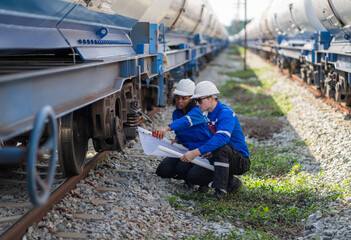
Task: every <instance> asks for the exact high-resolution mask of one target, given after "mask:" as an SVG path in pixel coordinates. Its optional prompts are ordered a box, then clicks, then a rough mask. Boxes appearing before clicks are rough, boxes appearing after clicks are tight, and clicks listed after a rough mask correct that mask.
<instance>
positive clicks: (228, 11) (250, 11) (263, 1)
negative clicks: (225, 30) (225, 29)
mask: <svg viewBox="0 0 351 240" xmlns="http://www.w3.org/2000/svg"><path fill="white" fill-rule="evenodd" d="M208 1H209V2H210V4H211V6H212V8H213V10H214V11H215V12H216V15H217V17H218V19H219V21H220V22H221V23H223V24H224V25H227V26H228V25H230V23H231V21H232V20H233V19H236V18H237V9H236V5H237V3H238V2H241V8H240V11H241V12H240V16H241V19H244V4H243V3H244V0H208ZM246 1H247V18H248V19H251V18H253V17H254V16H256V15H258V14H259V13H260V11H262V9H264V8H265V7H267V6H268V5H269V3H270V1H271V0H246Z"/></svg>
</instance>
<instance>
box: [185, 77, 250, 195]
mask: <svg viewBox="0 0 351 240" xmlns="http://www.w3.org/2000/svg"><path fill="white" fill-rule="evenodd" d="M218 94H219V91H218V89H217V87H216V86H215V85H214V84H213V83H212V82H209V81H203V82H200V83H198V84H197V85H196V87H195V93H194V95H193V96H192V97H191V98H192V99H194V100H195V101H196V105H197V106H199V107H200V109H201V111H202V112H207V116H206V113H205V114H204V115H205V117H206V119H207V123H208V126H209V128H210V129H211V131H212V137H211V139H210V140H208V141H207V142H206V143H205V144H203V145H201V146H200V147H198V148H196V149H194V150H191V151H188V152H186V153H185V154H184V155H183V156H182V157H181V158H180V159H181V160H182V161H184V162H190V161H192V160H193V159H194V158H195V157H197V156H200V155H202V157H206V158H208V159H209V160H210V162H211V163H212V164H213V165H214V172H213V171H210V170H208V169H205V168H203V167H200V166H194V167H193V168H192V169H191V170H190V171H189V172H188V178H187V181H189V182H190V183H192V184H194V185H200V188H206V187H207V186H208V184H209V183H210V182H213V183H212V187H213V188H215V194H214V196H213V197H214V198H217V199H223V198H225V197H226V195H227V192H235V191H237V190H239V188H240V187H241V185H242V182H241V181H240V179H238V178H237V177H235V176H234V175H242V174H244V173H245V172H247V171H248V170H249V168H250V159H249V151H248V147H247V145H246V142H245V136H244V134H243V132H242V129H241V125H240V123H239V120H238V117H237V116H236V115H235V113H234V112H233V110H232V109H230V108H229V107H228V106H226V105H225V104H223V103H221V102H220V101H219V100H218Z"/></svg>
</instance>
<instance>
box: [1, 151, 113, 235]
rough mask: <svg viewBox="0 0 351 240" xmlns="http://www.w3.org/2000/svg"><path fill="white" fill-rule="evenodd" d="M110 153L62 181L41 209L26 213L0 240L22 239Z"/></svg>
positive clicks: (95, 159)
mask: <svg viewBox="0 0 351 240" xmlns="http://www.w3.org/2000/svg"><path fill="white" fill-rule="evenodd" d="M109 153H111V151H106V152H101V153H98V154H97V155H95V156H94V157H93V158H92V159H91V160H90V161H89V162H88V163H87V165H86V166H85V168H84V170H83V172H82V173H81V174H79V175H76V176H73V177H71V178H69V179H67V180H66V181H64V182H63V183H62V184H61V185H60V186H59V187H58V188H57V189H55V190H54V191H53V192H52V193H51V194H50V197H49V200H48V202H47V203H46V204H45V205H44V206H42V207H35V208H33V209H31V210H30V211H29V212H27V213H26V214H25V215H23V217H21V218H20V219H19V220H18V221H16V222H15V223H14V224H12V226H11V227H9V228H8V229H7V230H6V231H5V232H4V233H3V234H2V235H1V236H0V239H1V240H17V239H19V240H20V239H22V237H23V236H24V235H25V234H26V232H27V229H28V228H29V227H30V226H32V225H33V224H34V223H37V222H40V221H41V219H42V218H43V217H44V216H45V215H46V213H47V212H48V211H50V209H51V208H52V207H53V206H54V205H55V204H57V203H59V202H60V201H61V200H62V199H63V198H64V197H65V196H66V195H67V194H68V193H69V192H70V191H71V190H72V189H74V188H75V186H76V184H77V183H79V182H80V181H81V180H83V179H85V178H86V176H87V175H88V173H89V171H90V170H91V169H93V168H95V167H96V166H97V165H98V163H99V162H101V161H102V160H103V158H104V157H105V156H106V155H107V154H109Z"/></svg>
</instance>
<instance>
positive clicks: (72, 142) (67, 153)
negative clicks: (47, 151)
mask: <svg viewBox="0 0 351 240" xmlns="http://www.w3.org/2000/svg"><path fill="white" fill-rule="evenodd" d="M88 127H89V125H88V123H87V116H86V114H85V111H84V110H78V111H75V112H72V113H69V114H67V115H65V116H63V117H61V118H60V119H59V151H58V156H59V161H60V166H61V169H62V171H63V173H64V174H65V175H66V176H73V175H77V174H80V173H81V172H82V171H83V168H84V164H85V159H86V153H87V151H88V140H89V133H88Z"/></svg>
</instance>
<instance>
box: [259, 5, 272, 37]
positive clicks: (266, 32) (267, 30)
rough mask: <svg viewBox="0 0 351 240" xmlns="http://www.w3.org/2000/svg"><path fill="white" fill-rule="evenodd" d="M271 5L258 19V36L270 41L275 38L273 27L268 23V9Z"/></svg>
mask: <svg viewBox="0 0 351 240" xmlns="http://www.w3.org/2000/svg"><path fill="white" fill-rule="evenodd" d="M271 6H272V5H269V6H268V7H267V8H266V9H265V10H264V11H263V14H262V16H261V17H260V35H261V36H262V37H263V38H266V39H272V38H274V36H275V32H274V30H273V26H272V25H271V24H270V22H269V18H268V16H269V15H268V14H270V8H271Z"/></svg>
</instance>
